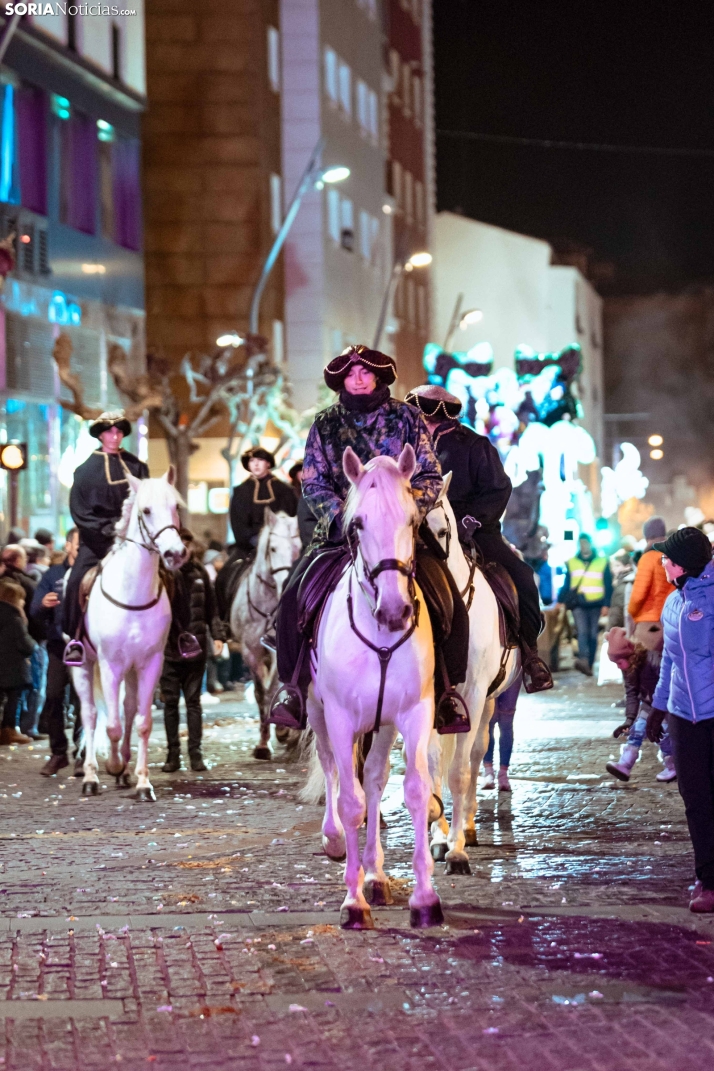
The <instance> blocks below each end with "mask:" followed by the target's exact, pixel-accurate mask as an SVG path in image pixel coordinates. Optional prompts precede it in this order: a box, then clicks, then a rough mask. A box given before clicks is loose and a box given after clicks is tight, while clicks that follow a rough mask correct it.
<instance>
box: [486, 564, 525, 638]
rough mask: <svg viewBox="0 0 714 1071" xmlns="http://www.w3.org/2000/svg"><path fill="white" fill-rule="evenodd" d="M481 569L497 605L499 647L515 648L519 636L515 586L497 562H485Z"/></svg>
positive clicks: (519, 628) (518, 615)
mask: <svg viewBox="0 0 714 1071" xmlns="http://www.w3.org/2000/svg"><path fill="white" fill-rule="evenodd" d="M481 568H482V571H483V575H484V576H485V578H486V580H487V582H488V585H489V587H490V588H491V591H492V592H493V594H494V595H495V597H496V602H497V604H498V627H499V639H500V641H501V646H502V647H517V646H518V643H519V637H520V634H521V615H520V611H519V609H518V592H517V590H516V585H515V584H514V583H513V581H512V580H511V577H510V576H509V575H508V573H507V572H506V570H505V569H504V568H503V566H502V565H500V564H499V563H498V562H487V563H486V564H485V565H483V566H482V567H481Z"/></svg>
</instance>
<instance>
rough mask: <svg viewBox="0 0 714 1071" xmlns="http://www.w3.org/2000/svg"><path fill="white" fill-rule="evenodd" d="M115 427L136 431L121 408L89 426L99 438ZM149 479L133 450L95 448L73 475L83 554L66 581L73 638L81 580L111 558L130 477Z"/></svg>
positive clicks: (67, 624) (72, 503)
mask: <svg viewBox="0 0 714 1071" xmlns="http://www.w3.org/2000/svg"><path fill="white" fill-rule="evenodd" d="M110 428H118V429H119V430H120V431H121V432H123V434H124V435H129V434H131V424H130V423H129V421H128V420H127V419H126V418H125V416H124V414H123V412H122V411H121V410H119V411H117V412H113V413H102V415H101V416H100V417H99V419H98V420H95V421H94V423H93V424H92V426H91V427H90V429H89V433H90V435H93V436H94V438H95V439H98V438H99V436H100V435H101V434H102V432H104V431H109V429H110ZM129 474H131V475H132V476H136V477H137V479H139V480H145V479H147V478H148V475H149V469H148V466H147V465H146V464H145V463H144V462H143V461H140V460H139V458H138V457H135V456H134V454H130V453H129V451H128V450H120V451H119V453H118V454H108V453H105V451H104V450H101V449H100V450H95V451H94V453H93V454H90V455H89V457H88V458H87V460H86V461H84V462H83V463H82V464H81V465H79V467H78V468H77V469H75V473H74V483H73V484H72V490H71V491H70V495H69V511H70V513H71V514H72V520H73V521H74V523H75V524H76V525H77V528H78V529H79V553H78V555H77V560H76V561H75V563H74V565H73V566H72V571H71V572H70V575H69V580H68V581H67V593H66V597H65V601H64V618H63V628H64V631H65V632H66V633H67V635H68V636H69V637H70V638H74V636H75V635H76V633H77V627H78V625H79V622H80V616H81V614H80V609H79V586H80V584H81V581H82V578H83V577H84V575H85V574H86V573H87V572H88V570H89V569H91V568H92V566H93V565H96V564H97V562H100V561H101V560H102V558H104V557H106V555H107V554H108V553H109V551H110V550H111V548H112V544H113V542H114V526H115V524H116V523H117V521H118V520H119V519H120V517H121V511H122V506H123V504H124V499H125V498H126V496H127V495H128V494H129V481H128V478H127V477H128V475H129Z"/></svg>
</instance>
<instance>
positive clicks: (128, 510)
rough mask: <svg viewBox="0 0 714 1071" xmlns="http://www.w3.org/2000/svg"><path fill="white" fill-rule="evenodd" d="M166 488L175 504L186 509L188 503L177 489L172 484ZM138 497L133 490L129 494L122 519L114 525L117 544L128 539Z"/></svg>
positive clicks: (122, 511)
mask: <svg viewBox="0 0 714 1071" xmlns="http://www.w3.org/2000/svg"><path fill="white" fill-rule="evenodd" d="M166 486H167V488H168V491H169V492H170V494H171V495H172V496H173V499H174V503H175V504H176V505H177V506H179V507H185V505H186V503H185V502H184V500H183V498H182V497H181V495H180V494H179V493H178V491H177V490H176V488H175V487H174V486H173V485H172V484H167V485H166ZM136 496H137V492H136V491H133V490H132V491H130V492H129V494H128V495H127V496H126V498H125V499H124V501H123V503H122V507H121V517H120V518H119V520H118V521H117V523H116V524H115V525H114V542H115V543H121V542H123V540H125V539H126V537H127V533H128V531H129V524H130V522H131V514H132V511H133V509H134V503H135V502H136Z"/></svg>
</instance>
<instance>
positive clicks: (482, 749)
mask: <svg viewBox="0 0 714 1071" xmlns="http://www.w3.org/2000/svg"><path fill="white" fill-rule="evenodd" d="M495 702H496V701H495V699H494V698H493V697H489V698H488V699H486V701H485V702H484V705H483V711H482V713H481V720H480V722H479V723H478V729H477V730H476V735H475V736H474V742H473V744H472V746H471V779H470V781H469V787H468V792H467V795H466V799H465V801H464V807H465V812H464V834H465V843H466V847H467V848H475V847H476V845H477V844H478V839H477V836H476V811H477V809H478V799H477V795H476V793H477V790H478V775H479V771H480V769H481V763H482V762H483V757H484V755H485V754H486V750H487V748H488V723H489V722H490V720H491V716H492V714H493V708H494V705H495Z"/></svg>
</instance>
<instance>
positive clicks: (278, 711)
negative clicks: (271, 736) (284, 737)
mask: <svg viewBox="0 0 714 1071" xmlns="http://www.w3.org/2000/svg"><path fill="white" fill-rule="evenodd" d="M268 723H269V724H270V725H284V726H285V727H286V728H287V729H301V730H302V729H305V728H307V711H306V710H305V700H304V698H303V694H302V691H301V690H300V688H298V687H297V686H296V685H294V684H282V685H281V686H280V688H279V689H278V691H277V693H276V694H275V696H274V698H273V701H272V703H271V704H270V713H269V714H268Z"/></svg>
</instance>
